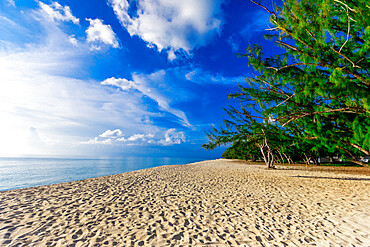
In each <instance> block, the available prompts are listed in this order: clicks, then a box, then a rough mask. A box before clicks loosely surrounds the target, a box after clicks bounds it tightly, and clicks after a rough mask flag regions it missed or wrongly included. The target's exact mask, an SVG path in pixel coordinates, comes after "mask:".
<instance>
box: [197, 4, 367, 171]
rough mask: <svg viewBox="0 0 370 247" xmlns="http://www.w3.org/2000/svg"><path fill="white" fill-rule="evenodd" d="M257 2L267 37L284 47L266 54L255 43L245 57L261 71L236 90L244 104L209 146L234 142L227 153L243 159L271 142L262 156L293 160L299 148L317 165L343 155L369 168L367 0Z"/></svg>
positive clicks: (213, 135)
mask: <svg viewBox="0 0 370 247" xmlns="http://www.w3.org/2000/svg"><path fill="white" fill-rule="evenodd" d="M251 2H253V3H255V4H257V5H259V6H260V7H261V8H263V9H265V10H266V11H267V12H268V13H270V22H271V24H272V26H273V27H272V28H270V29H268V30H269V31H270V33H269V34H268V35H266V38H268V39H270V40H271V41H272V42H274V43H275V44H276V45H277V46H279V47H280V48H282V49H283V51H284V52H282V53H281V54H278V55H274V56H265V54H264V53H263V48H262V47H261V46H259V45H257V44H253V45H250V46H249V47H248V48H247V50H246V53H245V54H240V56H242V57H246V58H248V64H249V65H250V66H252V67H253V68H254V70H255V71H256V76H254V77H250V78H246V83H245V85H244V84H243V85H240V86H239V90H238V92H235V93H234V94H231V95H230V97H232V98H234V99H237V100H238V101H239V102H240V107H239V108H238V109H236V108H234V107H229V108H228V109H226V112H227V113H228V116H229V119H227V120H225V127H223V128H221V129H220V130H217V129H215V128H214V129H213V131H211V132H210V133H208V136H209V143H208V144H205V145H204V147H205V148H208V149H212V148H214V147H215V146H217V145H222V144H226V143H231V147H230V148H229V149H228V150H227V152H226V154H230V153H233V152H234V153H235V152H236V153H237V154H238V155H239V156H240V153H243V154H245V155H251V154H252V153H253V152H254V153H256V152H255V151H256V147H260V146H261V145H265V144H266V145H267V147H268V148H270V149H271V150H270V151H267V152H264V150H263V149H260V150H261V155H262V156H263V157H265V154H266V153H269V152H270V153H271V155H273V156H274V157H277V158H279V157H280V159H282V160H284V156H286V160H287V161H289V157H292V155H293V154H292V151H294V154H295V155H296V156H297V155H298V156H299V157H301V159H303V160H305V161H306V162H309V161H310V160H311V161H313V162H315V160H317V157H319V156H323V155H333V154H337V155H342V158H343V159H347V160H348V161H351V162H354V163H356V164H361V165H366V164H365V163H364V162H363V161H361V160H359V159H358V157H360V156H363V155H368V156H369V155H370V79H369V75H370V74H369V73H370V71H369V69H370V39H369V38H370V4H369V3H368V1H367V0H356V1H352V0H342V1H340V0H330V1H329V0H322V1H310V0H300V1H297V0H285V1H283V5H282V6H275V8H274V9H273V10H271V9H269V8H267V7H266V6H264V5H263V4H261V3H259V2H256V1H254V0H251ZM230 149H231V150H234V151H231V150H230ZM245 149H248V150H245ZM237 150H239V151H237ZM265 151H266V150H265ZM279 153H280V155H279ZM274 157H273V158H274ZM290 159H291V158H290ZM265 161H266V163H267V159H265ZM268 166H270V165H268Z"/></svg>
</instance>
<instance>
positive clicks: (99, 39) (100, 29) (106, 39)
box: [86, 19, 119, 50]
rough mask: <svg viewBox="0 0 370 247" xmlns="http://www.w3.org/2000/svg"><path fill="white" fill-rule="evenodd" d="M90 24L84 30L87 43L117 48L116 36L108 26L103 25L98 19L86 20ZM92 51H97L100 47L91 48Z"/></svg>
mask: <svg viewBox="0 0 370 247" xmlns="http://www.w3.org/2000/svg"><path fill="white" fill-rule="evenodd" d="M86 20H88V21H89V22H90V26H89V27H88V29H87V30H86V34H87V42H90V43H104V44H106V45H110V46H112V47H114V48H118V47H119V44H118V41H117V37H116V34H115V33H114V32H113V30H112V28H111V26H110V25H105V24H103V22H102V20H100V19H94V20H93V19H86ZM93 47H94V49H97V50H99V49H100V47H99V46H97V45H94V46H93Z"/></svg>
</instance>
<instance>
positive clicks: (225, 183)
mask: <svg viewBox="0 0 370 247" xmlns="http://www.w3.org/2000/svg"><path fill="white" fill-rule="evenodd" d="M369 185H370V176H365V175H350V174H340V173H339V174H338V173H333V172H317V171H308V170H306V169H305V168H304V167H301V168H299V169H287V168H286V167H284V168H282V167H280V169H277V170H266V169H265V168H264V167H263V166H258V165H247V164H246V163H245V162H235V161H229V160H215V161H205V162H199V163H194V164H189V165H185V166H163V167H157V168H151V169H146V170H142V171H135V172H129V173H124V174H119V175H113V176H106V177H100V178H95V179H88V180H83V181H77V182H72V183H63V184H56V185H50V186H40V187H34V188H29V189H21V190H13V191H5V192H0V246H169V245H174V246H179V245H182V246H189V245H191V246H230V245H231V246H314V245H315V246H351V245H350V244H353V245H354V246H370V200H369Z"/></svg>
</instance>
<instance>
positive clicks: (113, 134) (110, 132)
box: [99, 129, 123, 138]
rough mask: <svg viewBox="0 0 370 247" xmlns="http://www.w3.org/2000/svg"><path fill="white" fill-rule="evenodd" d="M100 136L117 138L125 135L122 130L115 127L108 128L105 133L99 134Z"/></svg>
mask: <svg viewBox="0 0 370 247" xmlns="http://www.w3.org/2000/svg"><path fill="white" fill-rule="evenodd" d="M99 136H100V137H106V138H117V137H120V136H123V133H122V130H120V129H115V130H107V131H105V132H104V133H102V134H100V135H99Z"/></svg>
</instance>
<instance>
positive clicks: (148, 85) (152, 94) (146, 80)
mask: <svg viewBox="0 0 370 247" xmlns="http://www.w3.org/2000/svg"><path fill="white" fill-rule="evenodd" d="M165 74H166V72H165V71H164V70H159V71H157V72H154V73H152V74H149V75H144V74H136V73H134V74H133V75H132V81H129V80H127V79H125V78H114V77H112V78H108V79H106V80H104V81H102V82H101V84H102V85H111V86H115V87H118V88H120V89H121V90H123V91H126V90H130V89H135V90H137V91H139V92H140V93H141V94H142V95H144V96H147V97H149V98H150V99H152V100H154V101H155V102H157V104H158V107H159V108H160V109H161V110H163V111H166V112H169V113H171V114H173V115H174V116H176V117H177V118H179V119H180V121H181V123H182V125H184V126H186V127H191V124H190V122H189V120H188V119H187V117H186V115H185V113H184V112H183V111H181V110H178V109H175V108H173V107H171V106H170V103H169V101H170V99H169V98H168V96H166V95H164V94H163V92H161V91H160V90H158V88H157V87H156V85H158V84H164V77H165Z"/></svg>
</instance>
